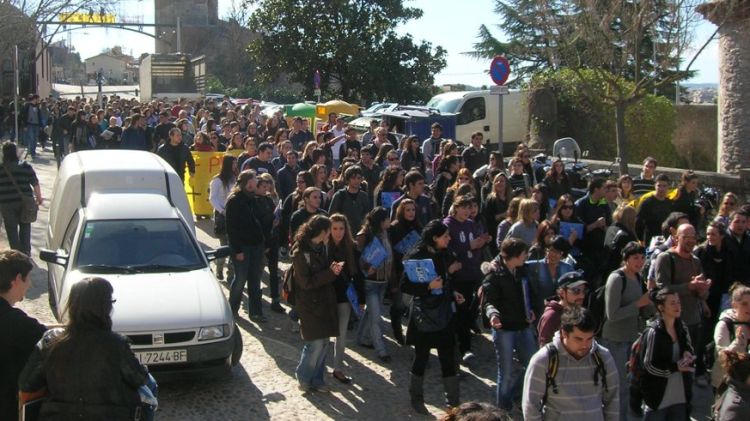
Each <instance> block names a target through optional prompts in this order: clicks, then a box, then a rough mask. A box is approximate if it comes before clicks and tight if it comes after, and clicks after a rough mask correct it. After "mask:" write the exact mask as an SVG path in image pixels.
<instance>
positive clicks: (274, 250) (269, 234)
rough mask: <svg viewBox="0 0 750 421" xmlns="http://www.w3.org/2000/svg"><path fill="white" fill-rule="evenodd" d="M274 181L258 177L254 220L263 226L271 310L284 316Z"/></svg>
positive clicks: (265, 175)
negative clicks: (280, 291)
mask: <svg viewBox="0 0 750 421" xmlns="http://www.w3.org/2000/svg"><path fill="white" fill-rule="evenodd" d="M275 184H276V183H275V180H274V179H273V176H271V174H269V173H263V174H261V175H259V176H258V185H257V187H256V194H255V195H256V197H257V199H258V205H259V208H260V213H259V214H258V215H256V218H258V220H259V221H260V223H261V225H262V226H263V232H264V238H265V240H266V241H265V256H266V259H265V260H266V266H267V267H268V286H269V289H270V291H271V310H272V311H274V312H276V313H281V314H286V310H284V308H283V307H282V306H281V301H280V298H281V297H280V294H279V283H280V281H281V279H280V277H279V244H280V237H279V226H280V224H281V215H280V212H276V210H277V209H278V208H279V195H277V194H276V188H275V187H274V185H275Z"/></svg>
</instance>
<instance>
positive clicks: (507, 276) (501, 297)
mask: <svg viewBox="0 0 750 421" xmlns="http://www.w3.org/2000/svg"><path fill="white" fill-rule="evenodd" d="M524 278H526V267H525V266H519V267H518V268H516V273H515V275H514V274H513V273H511V272H510V270H509V269H508V268H507V267H506V266H505V264H503V263H502V262H501V261H499V260H495V261H494V262H493V270H491V271H490V272H489V273H487V274H486V275H485V276H484V280H483V281H482V288H484V306H483V308H482V311H483V312H484V315H485V317H487V319H492V316H493V315H496V316H497V317H499V318H500V322H501V323H502V325H503V326H502V329H503V330H523V329H526V328H527V327H529V319H528V317H527V315H526V305H525V300H524V293H523V284H522V282H523V279H524ZM532 295H533V294H532V291H531V288H530V287H529V297H528V298H529V304H531V303H533V302H534V297H533V296H532Z"/></svg>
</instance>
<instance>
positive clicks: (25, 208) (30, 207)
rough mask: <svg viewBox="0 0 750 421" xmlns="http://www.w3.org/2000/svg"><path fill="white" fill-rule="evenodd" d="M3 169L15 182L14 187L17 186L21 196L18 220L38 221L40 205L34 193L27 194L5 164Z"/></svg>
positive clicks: (26, 221)
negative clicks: (37, 215)
mask: <svg viewBox="0 0 750 421" xmlns="http://www.w3.org/2000/svg"><path fill="white" fill-rule="evenodd" d="M3 169H4V170H5V174H7V175H8V178H9V179H10V182H11V183H13V187H15V188H16V191H17V192H18V195H19V196H21V215H20V216H19V217H18V221H19V222H20V223H22V224H30V223H32V222H36V214H37V212H38V211H39V205H38V204H37V203H36V199H34V196H33V195H32V196H25V195H24V194H23V192H22V191H21V188H20V187H18V183H16V179H15V178H14V177H13V174H11V173H10V171H8V167H6V166H5V165H3Z"/></svg>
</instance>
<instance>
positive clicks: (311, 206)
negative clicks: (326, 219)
mask: <svg viewBox="0 0 750 421" xmlns="http://www.w3.org/2000/svg"><path fill="white" fill-rule="evenodd" d="M323 196H324V194H323V192H322V191H320V189H319V188H317V187H308V188H306V189H305V190H304V191H303V192H302V201H301V202H300V204H299V209H297V210H296V211H294V213H292V217H291V219H290V220H289V229H290V230H291V233H292V238H294V236H295V234H296V232H297V230H298V229H299V228H300V227H301V226H302V224H304V223H305V222H306V221H307V220H308V219H310V218H312V217H313V216H314V215H318V214H323V215H328V213H326V211H325V210H324V209H323V207H322V206H321V204H322V203H323Z"/></svg>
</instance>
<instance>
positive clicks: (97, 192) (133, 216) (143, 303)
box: [41, 150, 242, 373]
mask: <svg viewBox="0 0 750 421" xmlns="http://www.w3.org/2000/svg"><path fill="white" fill-rule="evenodd" d="M228 254H229V249H228V248H226V247H225V248H220V249H217V250H208V251H204V250H202V248H201V246H200V244H199V243H198V241H197V239H196V236H195V225H194V222H193V215H192V213H191V211H190V207H189V205H188V201H187V196H186V194H185V190H184V188H183V186H182V182H181V180H180V178H179V176H178V175H177V173H176V172H175V171H174V170H173V169H172V167H171V166H170V165H169V164H167V163H166V162H165V161H164V160H162V159H161V158H160V157H159V156H157V155H156V154H153V153H150V152H142V151H129V150H100V151H83V152H77V153H73V154H71V155H68V156H67V157H66V158H65V159H64V160H63V162H62V165H61V166H60V169H59V172H58V176H57V180H56V181H55V185H54V191H53V196H52V202H51V205H50V219H49V227H48V231H47V249H43V250H42V251H41V258H42V260H44V261H46V262H48V282H49V302H50V307H51V308H52V311H53V313H54V314H55V317H57V318H58V320H60V321H65V318H66V315H65V312H64V309H65V307H66V305H67V301H68V296H69V294H70V289H71V287H72V286H73V285H74V284H75V283H76V282H78V281H80V280H81V279H83V278H86V277H91V276H99V277H102V278H105V279H107V280H108V281H109V282H110V283H111V284H112V286H113V288H114V293H113V296H114V298H115V299H116V300H117V302H116V303H115V304H114V311H113V313H112V322H113V329H114V330H115V331H117V332H119V333H121V334H123V335H126V336H127V337H128V338H129V339H130V340H131V343H132V348H133V351H134V352H135V355H136V357H137V358H138V359H139V360H140V361H141V362H142V363H143V364H145V365H148V366H149V369H150V370H151V371H152V372H155V373H159V372H168V371H181V372H185V371H188V372H190V371H198V372H205V371H217V370H218V371H227V369H228V368H229V367H231V365H233V364H236V363H237V362H238V361H239V358H240V355H241V353H242V339H241V337H240V332H239V330H238V328H237V327H236V325H235V324H234V320H233V317H232V313H231V310H230V308H229V304H228V303H227V300H226V298H225V296H224V293H223V291H222V289H221V286H220V285H219V283H218V281H217V280H216V278H215V277H214V275H213V272H212V271H211V270H210V267H209V262H210V261H211V260H213V259H215V258H217V257H225V256H227V255H228Z"/></svg>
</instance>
